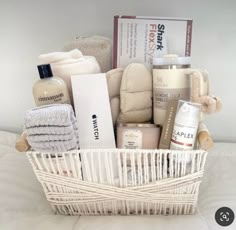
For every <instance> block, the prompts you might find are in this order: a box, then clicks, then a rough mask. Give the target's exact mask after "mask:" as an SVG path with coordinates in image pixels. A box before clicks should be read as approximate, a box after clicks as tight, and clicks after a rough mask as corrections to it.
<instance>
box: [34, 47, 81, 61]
mask: <svg viewBox="0 0 236 230" xmlns="http://www.w3.org/2000/svg"><path fill="white" fill-rule="evenodd" d="M80 57H83V54H82V53H81V51H80V50H78V49H73V50H71V51H69V52H52V53H48V54H41V55H39V57H38V59H39V64H51V63H55V62H58V61H62V60H66V59H71V58H72V59H73V58H74V59H77V58H80Z"/></svg>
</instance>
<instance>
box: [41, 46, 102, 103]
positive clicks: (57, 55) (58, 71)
mask: <svg viewBox="0 0 236 230" xmlns="http://www.w3.org/2000/svg"><path fill="white" fill-rule="evenodd" d="M39 62H40V63H41V64H50V65H51V68H52V72H53V75H55V76H57V77H61V78H62V79H63V80H64V81H65V83H66V85H67V88H68V92H69V95H70V99H71V102H72V105H73V95H72V88H71V76H72V75H77V74H90V73H91V74H93V73H100V72H101V70H100V66H99V64H98V62H97V60H96V58H95V57H93V56H83V55H82V53H81V52H80V51H79V50H78V49H75V50H72V51H70V52H54V53H49V54H43V55H40V56H39Z"/></svg>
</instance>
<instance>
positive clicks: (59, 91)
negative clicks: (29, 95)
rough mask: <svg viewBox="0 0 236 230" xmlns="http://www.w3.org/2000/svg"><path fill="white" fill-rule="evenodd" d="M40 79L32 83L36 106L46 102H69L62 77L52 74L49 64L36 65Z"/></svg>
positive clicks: (46, 103)
mask: <svg viewBox="0 0 236 230" xmlns="http://www.w3.org/2000/svg"><path fill="white" fill-rule="evenodd" d="M38 71H39V76H40V80H38V81H37V82H35V84H34V85H33V96H34V101H35V104H36V106H41V105H48V104H71V101H70V97H69V93H68V89H67V86H66V84H65V82H64V80H63V79H61V78H59V77H56V76H53V74H52V70H51V66H50V65H49V64H44V65H39V66H38Z"/></svg>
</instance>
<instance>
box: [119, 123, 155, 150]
mask: <svg viewBox="0 0 236 230" xmlns="http://www.w3.org/2000/svg"><path fill="white" fill-rule="evenodd" d="M159 138H160V127H159V126H157V125H154V124H136V123H120V124H118V126H117V148H122V149H157V148H158V144H159Z"/></svg>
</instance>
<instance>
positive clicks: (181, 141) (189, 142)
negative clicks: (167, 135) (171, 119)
mask: <svg viewBox="0 0 236 230" xmlns="http://www.w3.org/2000/svg"><path fill="white" fill-rule="evenodd" d="M196 133H197V127H191V126H184V125H181V124H178V123H175V126H174V129H173V134H172V138H171V148H172V147H173V149H193V147H194V142H195V138H196Z"/></svg>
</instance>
